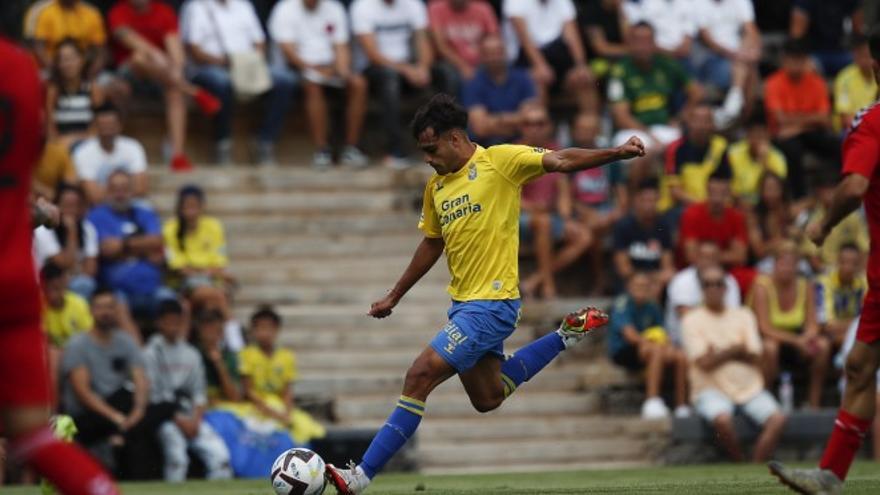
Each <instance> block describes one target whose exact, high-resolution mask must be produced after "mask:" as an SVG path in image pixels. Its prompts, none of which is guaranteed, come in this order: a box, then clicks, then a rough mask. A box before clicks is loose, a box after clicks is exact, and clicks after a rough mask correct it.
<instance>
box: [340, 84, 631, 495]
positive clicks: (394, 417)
mask: <svg viewBox="0 0 880 495" xmlns="http://www.w3.org/2000/svg"><path fill="white" fill-rule="evenodd" d="M467 120H468V119H467V112H466V111H465V110H464V109H463V108H462V107H461V106H460V105H458V103H456V102H455V100H454V99H453V98H452V97H450V96H448V95H444V94H438V95H435V96H434V97H433V98H431V100H430V101H429V102H428V103H427V104H425V105H424V106H423V107H422V108H420V109H419V110H418V112H416V116H415V118H414V120H413V124H412V131H413V136H415V138H416V139H417V141H418V146H419V148H420V149H421V150H422V152H423V153H424V157H425V161H426V162H427V163H428V165H430V166H431V168H433V169H434V171H435V172H436V173H435V174H434V175H433V176H432V177H431V178H430V179H429V180H428V183H427V185H426V187H425V193H424V202H423V206H422V216H421V219H420V221H419V229H420V230H421V231H422V232H423V233H424V235H425V237H424V239H423V240H422V242H421V244H420V245H419V246H418V248H417V249H416V252H415V254H414V256H413V259H412V261H411V262H410V264H409V267H408V268H407V269H406V270H405V271H404V273H403V275H402V276H401V277H400V279H399V280H398V282H397V284H395V286H394V288H392V289H391V291H389V293H388V294H387V295H386V296H385V297H383V298H382V299H380V300H379V301H377V302H375V303H373V305H372V307H371V308H370V312H369V314H370V316H373V317H374V318H385V317H388V316H390V315H391V312H392V310H393V309H394V307H395V306H396V305H397V304H398V303H399V302H400V300H401V298H402V297H403V296H404V294H406V292H407V291H408V290H409V289H410V288H412V286H413V285H415V283H416V282H418V281H419V279H421V278H422V276H424V275H425V274H426V273H427V272H428V270H430V269H431V267H432V266H434V264H435V263H436V262H437V260H438V259H440V255H441V254H443V252H444V251H445V253H446V259H447V264H448V268H449V273H450V275H451V276H452V281H451V282H450V284H449V288H448V291H449V294H450V295H451V296H452V307H451V308H450V310H449V321H448V323H447V324H446V325H445V326H444V327H443V328H442V329H441V330H440V331H439V332H438V333H437V336H436V337H435V338H434V339H433V341H432V342H431V344H430V345H429V346H428V347H426V348H425V350H424V351H423V352H422V353H421V354H420V355H419V356H418V357H417V358H416V360H415V362H413V364H412V366H411V367H410V369H409V371H408V372H407V374H406V378H405V380H404V385H403V394H402V395H401V396H400V399H399V400H398V402H397V407H396V408H395V409H394V411H393V412H392V413H391V416H390V417H389V418H388V420H387V421H386V422H385V424H384V426H382V428H381V429H380V430H379V432H378V433H377V434H376V436H375V437H374V438H373V441H372V443H371V444H370V447H369V448H368V449H367V452H366V453H365V454H364V457H363V460H362V461H361V463H360V464H359V465H357V466H352V467H351V468H350V469H338V468H336V467H335V466H332V465H328V466H327V476H328V480H329V481H330V482H331V483H332V484H333V485H334V486H335V487H336V489H337V491H338V492H339V493H342V494H349V495H350V494H354V495H357V494H360V493H362V492H363V491H364V490H366V488H367V486H368V485H369V483H370V480H371V479H372V478H373V477H374V476H375V475H376V474H377V473H378V472H379V471H381V469H382V468H383V467H384V465H385V464H386V463H387V462H388V460H389V459H390V458H391V456H393V455H394V453H395V452H397V451H398V450H400V448H401V447H403V445H404V444H405V443H406V441H407V440H408V439H409V438H410V437H411V436H412V435H413V433H415V430H416V429H417V428H418V425H419V423H420V422H421V418H422V415H423V414H424V411H425V400H427V398H428V395H429V394H430V393H431V391H432V390H433V389H434V388H435V387H437V386H438V385H440V384H441V383H442V382H444V381H446V380H448V379H449V378H451V377H452V376H454V375H456V374H458V375H459V378H460V379H461V382H462V384H463V385H464V389H465V391H466V392H467V394H468V396H469V397H470V400H471V403H472V404H473V405H474V408H475V409H477V410H478V411H480V412H487V411H491V410H493V409H495V408H497V407H498V406H500V405H501V403H502V402H503V401H504V399H505V398H506V397H508V396H509V395H510V394H511V393H513V391H514V390H515V389H516V387H517V386H518V385H519V384H520V383H522V382H524V381H528V380H529V379H530V378H532V377H533V376H535V374H537V373H538V372H539V371H540V370H541V369H542V368H543V367H544V366H546V365H547V364H548V363H549V362H550V361H551V360H553V358H555V357H556V356H557V355H558V354H559V353H560V352H562V351H563V350H565V349H566V348H567V347H569V346H571V345H574V344H575V343H577V342H578V341H579V340H581V339H582V338H583V337H584V335H586V333H587V332H589V331H590V330H592V329H593V328H596V327H598V326H601V325H604V324H605V323H607V321H608V316H607V315H605V314H604V313H602V312H601V311H598V310H596V309H593V308H587V309H583V310H580V311H578V312H576V313H572V314H570V315H568V316H567V317H566V319H565V321H564V322H563V324H562V325H561V326H560V328H559V329H558V330H557V331H556V332H550V333H549V334H547V335H545V336H544V337H541V338H540V339H538V340H536V341H534V342H532V343H531V344H529V345H528V346H526V347H524V348H522V349H520V350H519V351H517V352H516V354H514V355H513V356H511V357H510V358H509V359H507V360H506V361H505V360H504V355H503V343H504V340H505V339H506V338H507V337H508V336H510V335H511V334H512V333H513V331H514V330H515V329H516V325H517V322H518V320H519V309H520V302H519V289H518V285H519V273H518V251H519V214H520V194H521V191H522V186H523V184H525V183H526V182H528V181H530V180H532V179H534V178H536V177H538V176H541V175H543V174H544V173H547V172H563V173H571V172H576V171H579V170H585V169H588V168H594V167H598V166H601V165H604V164H607V163H611V162H614V161H617V160H625V159H629V158H633V157H636V156H642V155H644V153H645V148H644V144H643V143H642V142H641V141H640V140H639V139H638V138H631V139H630V140H629V141H627V142H626V143H625V144H624V145H623V146H620V147H617V148H612V149H590V150H587V149H577V148H569V149H564V150H560V151H549V150H545V149H543V148H533V147H531V146H521V145H499V146H492V147H489V148H483V147H481V146H478V145H476V144H474V143H473V142H471V141H470V139H469V138H468V134H467V127H468V126H467Z"/></svg>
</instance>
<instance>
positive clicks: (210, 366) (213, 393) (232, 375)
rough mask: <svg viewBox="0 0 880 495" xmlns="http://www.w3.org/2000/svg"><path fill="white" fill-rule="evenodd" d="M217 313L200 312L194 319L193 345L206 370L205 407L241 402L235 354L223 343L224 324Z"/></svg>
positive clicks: (221, 317) (211, 311)
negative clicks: (206, 395) (206, 401)
mask: <svg viewBox="0 0 880 495" xmlns="http://www.w3.org/2000/svg"><path fill="white" fill-rule="evenodd" d="M225 321H226V319H225V317H224V316H223V314H222V313H220V312H219V311H217V310H208V311H202V312H201V313H199V314H198V315H197V316H196V321H195V329H196V330H195V342H196V347H197V348H198V350H199V353H200V354H201V356H202V364H203V366H204V367H205V381H206V383H207V394H208V403H210V404H212V405H213V404H216V403H218V402H238V401H239V400H241V390H240V389H239V386H240V380H239V376H238V354H237V353H236V352H235V351H234V350H232V349H230V347H229V345H227V344H225V343H224V341H223V323H224V322H225Z"/></svg>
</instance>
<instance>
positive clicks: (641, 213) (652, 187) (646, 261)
mask: <svg viewBox="0 0 880 495" xmlns="http://www.w3.org/2000/svg"><path fill="white" fill-rule="evenodd" d="M658 198H659V193H658V191H657V181H656V179H653V180H652V179H645V180H643V181H642V182H641V183H639V185H638V187H637V189H636V191H635V193H634V194H633V200H632V211H631V213H630V214H629V215H627V216H625V217H623V219H621V220H620V221H619V222H617V223H616V224H615V225H614V240H613V246H614V268H615V270H616V271H617V274H618V275H619V276H620V278H621V280H623V281H626V280H629V278H630V277H632V276H633V274H635V273H637V272H641V273H645V274H649V275H650V276H651V277H652V280H651V282H652V283H653V287H654V288H656V289H657V290H658V293H659V292H660V291H662V290H663V287H665V286H666V284H667V283H668V282H669V280H670V279H671V278H672V276H673V275H674V274H675V268H674V264H673V260H672V249H673V244H672V229H671V228H670V227H669V226H668V225H667V224H666V222H665V221H664V220H663V219H662V218H660V217H659V215H658V214H657V202H658Z"/></svg>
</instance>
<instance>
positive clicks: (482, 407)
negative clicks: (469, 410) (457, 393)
mask: <svg viewBox="0 0 880 495" xmlns="http://www.w3.org/2000/svg"><path fill="white" fill-rule="evenodd" d="M502 402H504V397H478V398H475V397H471V404H472V405H473V406H474V409H476V410H477V412H479V413H487V412H490V411H494V410H495V409H498V408H499V407H500V406H501V403H502Z"/></svg>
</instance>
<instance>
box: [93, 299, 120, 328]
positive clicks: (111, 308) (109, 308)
mask: <svg viewBox="0 0 880 495" xmlns="http://www.w3.org/2000/svg"><path fill="white" fill-rule="evenodd" d="M116 311H117V308H116V298H115V297H113V296H112V295H110V294H101V295H99V296H98V297H96V298H94V299H93V300H92V318H94V320H95V328H97V329H98V330H104V331H110V330H113V329H115V328H116Z"/></svg>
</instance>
